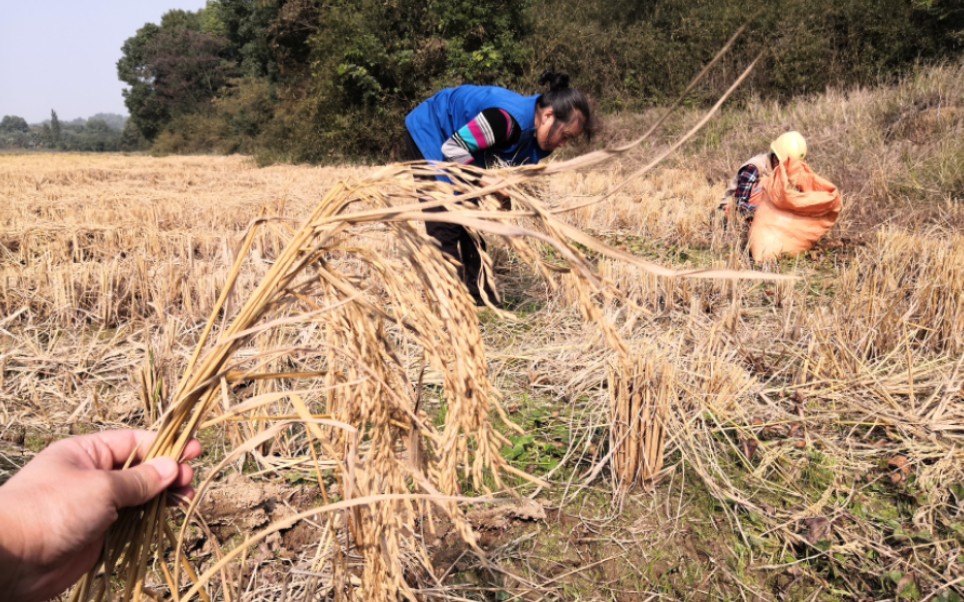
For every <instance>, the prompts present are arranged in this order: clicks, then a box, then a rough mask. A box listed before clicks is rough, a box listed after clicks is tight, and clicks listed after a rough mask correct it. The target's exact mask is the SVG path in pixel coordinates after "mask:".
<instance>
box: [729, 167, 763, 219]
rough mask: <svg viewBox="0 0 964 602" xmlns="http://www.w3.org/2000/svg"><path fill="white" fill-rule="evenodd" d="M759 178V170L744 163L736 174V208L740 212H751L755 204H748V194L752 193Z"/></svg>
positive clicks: (754, 209)
mask: <svg viewBox="0 0 964 602" xmlns="http://www.w3.org/2000/svg"><path fill="white" fill-rule="evenodd" d="M759 180H760V170H758V169H757V168H756V167H755V166H753V165H746V166H744V167H743V169H741V170H740V171H739V173H737V174H736V192H734V193H733V196H734V197H736V208H737V209H738V210H739V211H740V212H741V213H751V214H752V213H753V212H754V211H756V205H751V204H750V196H751V195H752V194H753V187H754V186H755V185H756V183H757V182H758V181H759Z"/></svg>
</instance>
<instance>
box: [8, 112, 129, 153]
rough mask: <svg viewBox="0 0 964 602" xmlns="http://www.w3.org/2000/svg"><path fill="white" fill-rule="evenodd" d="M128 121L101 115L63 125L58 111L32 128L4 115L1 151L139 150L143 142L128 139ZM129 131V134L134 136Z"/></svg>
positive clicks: (21, 121)
mask: <svg viewBox="0 0 964 602" xmlns="http://www.w3.org/2000/svg"><path fill="white" fill-rule="evenodd" d="M126 121H127V120H126V119H125V118H124V117H122V116H120V115H113V114H106V113H101V114H97V115H94V116H93V117H91V118H90V119H74V120H72V121H69V122H66V123H64V122H61V121H60V119H59V118H58V117H57V112H56V111H51V112H50V119H49V120H47V121H44V122H43V123H40V124H34V125H31V124H28V123H27V120H26V119H24V118H23V117H19V116H16V115H4V116H3V118H2V119H0V150H61V151H80V152H107V151H119V150H124V147H125V146H127V147H129V148H136V147H137V146H138V145H139V144H141V141H140V140H138V139H136V138H135V139H134V140H132V141H126V143H125V138H124V131H125V124H126ZM131 133H132V132H131V130H128V134H131Z"/></svg>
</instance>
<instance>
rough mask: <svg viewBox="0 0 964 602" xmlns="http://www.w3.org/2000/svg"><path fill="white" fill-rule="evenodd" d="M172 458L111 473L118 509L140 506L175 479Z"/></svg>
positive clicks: (160, 459)
mask: <svg viewBox="0 0 964 602" xmlns="http://www.w3.org/2000/svg"><path fill="white" fill-rule="evenodd" d="M177 473H178V465H177V462H175V461H174V460H173V459H172V458H155V459H153V460H151V461H149V462H145V463H143V464H139V465H137V466H135V467H133V468H127V469H124V470H118V471H114V472H111V473H110V475H111V478H112V480H113V488H114V501H115V502H116V503H117V506H118V508H128V507H130V506H140V505H141V504H145V503H147V502H149V501H150V500H152V499H154V498H155V497H157V496H158V495H160V494H161V492H163V491H164V490H165V489H167V488H168V487H170V486H171V484H173V483H174V480H175V479H176V478H177Z"/></svg>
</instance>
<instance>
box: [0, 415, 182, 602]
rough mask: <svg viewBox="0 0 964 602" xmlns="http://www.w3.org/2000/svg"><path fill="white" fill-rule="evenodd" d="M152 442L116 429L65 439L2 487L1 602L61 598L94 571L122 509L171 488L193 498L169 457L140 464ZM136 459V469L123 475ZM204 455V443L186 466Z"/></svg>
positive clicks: (147, 437) (148, 435)
mask: <svg viewBox="0 0 964 602" xmlns="http://www.w3.org/2000/svg"><path fill="white" fill-rule="evenodd" d="M154 437H155V434H154V433H149V432H147V431H135V430H118V431H105V432H102V433H96V434H91V435H83V436H79V437H71V438H68V439H64V440H61V441H58V442H56V443H54V444H53V445H51V446H50V447H48V448H47V449H45V450H43V451H42V452H40V453H39V454H37V456H36V457H34V459H33V460H31V461H30V462H28V463H27V465H26V466H24V467H23V468H22V469H20V471H19V472H18V473H17V474H15V475H14V476H13V477H11V478H10V480H9V481H7V483H6V484H4V485H3V487H0V567H3V570H0V599H2V600H8V599H9V600H46V599H48V598H50V597H52V596H55V595H57V594H59V593H61V592H62V591H64V590H65V589H67V588H68V587H70V586H71V585H73V583H75V582H76V581H77V580H78V579H79V578H80V577H81V576H82V575H83V574H84V573H86V572H87V571H89V570H90V569H91V568H93V566H94V564H95V563H96V562H97V560H98V558H99V557H100V552H101V548H102V547H103V545H104V537H105V535H106V534H107V530H108V529H109V528H110V526H111V525H112V524H113V523H114V522H115V521H116V520H117V517H118V515H119V511H120V509H121V508H127V507H132V506H140V505H142V504H145V503H147V502H149V501H150V500H152V499H153V498H155V497H157V496H158V495H160V494H161V493H163V492H164V491H165V490H168V489H169V491H170V492H171V493H174V494H179V495H182V496H184V497H187V498H190V497H192V496H193V495H194V490H193V489H192V488H191V487H190V483H191V479H193V478H194V471H193V470H192V469H191V467H190V466H188V465H187V464H181V463H178V462H175V461H174V460H172V459H171V458H156V459H154V460H151V461H149V462H145V463H144V464H137V462H138V461H139V460H140V459H141V458H143V456H144V454H145V453H146V452H147V449H148V448H149V447H150V444H151V442H152V441H153V440H154ZM135 452H136V453H135ZM132 453H134V454H135V462H134V463H135V466H133V467H132V468H128V469H122V467H123V465H124V464H125V463H126V462H127V459H128V457H130V455H131V454H132ZM200 454H201V444H200V443H198V442H197V441H196V440H192V441H191V442H190V443H189V444H188V446H187V449H186V450H185V452H184V458H182V462H183V461H187V460H193V459H194V458H197V457H198V456H199V455H200Z"/></svg>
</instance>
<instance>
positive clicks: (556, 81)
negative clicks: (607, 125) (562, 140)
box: [536, 71, 596, 140]
mask: <svg viewBox="0 0 964 602" xmlns="http://www.w3.org/2000/svg"><path fill="white" fill-rule="evenodd" d="M539 85H542V86H549V91H548V92H545V93H543V94H540V95H539V98H538V100H536V106H537V107H539V108H540V109H544V108H546V107H552V112H553V113H554V114H555V116H556V120H557V121H556V124H555V125H553V129H555V128H556V127H559V126H560V125H562V124H565V123H569V122H570V120H571V119H572V118H573V115H572V112H573V111H574V110H575V111H579V112H580V113H582V116H583V119H584V121H583V124H582V133H583V136H585V137H586V140H592V137H593V136H594V135H595V133H596V120H595V119H593V115H592V108H591V106H590V103H589V98H588V97H587V96H586V95H585V94H583V93H582V92H580V91H579V90H577V89H575V88H570V87H569V76H568V75H566V74H565V73H554V72H552V71H546V72H545V73H543V74H542V77H540V78H539Z"/></svg>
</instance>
